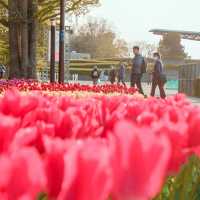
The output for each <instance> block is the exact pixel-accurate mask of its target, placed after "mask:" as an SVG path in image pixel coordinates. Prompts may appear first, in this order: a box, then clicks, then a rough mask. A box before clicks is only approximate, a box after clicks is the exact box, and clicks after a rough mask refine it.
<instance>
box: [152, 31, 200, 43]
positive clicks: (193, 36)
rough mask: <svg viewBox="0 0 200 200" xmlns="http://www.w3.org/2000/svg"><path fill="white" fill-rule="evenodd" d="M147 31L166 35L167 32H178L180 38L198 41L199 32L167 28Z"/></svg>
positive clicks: (199, 38) (199, 39)
mask: <svg viewBox="0 0 200 200" xmlns="http://www.w3.org/2000/svg"><path fill="white" fill-rule="evenodd" d="M149 32H151V33H153V34H155V35H166V34H168V33H179V34H180V35H181V38H182V39H186V40H195V41H200V32H192V31H180V30H167V29H152V30H150V31H149Z"/></svg>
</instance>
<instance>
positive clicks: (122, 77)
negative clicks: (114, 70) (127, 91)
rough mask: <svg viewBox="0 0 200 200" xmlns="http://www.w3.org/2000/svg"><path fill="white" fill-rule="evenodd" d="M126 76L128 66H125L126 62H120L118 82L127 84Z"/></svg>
mask: <svg viewBox="0 0 200 200" xmlns="http://www.w3.org/2000/svg"><path fill="white" fill-rule="evenodd" d="M125 76H126V67H125V64H124V63H123V62H120V66H119V72H118V84H120V83H121V82H122V84H123V85H124V86H126V83H125Z"/></svg>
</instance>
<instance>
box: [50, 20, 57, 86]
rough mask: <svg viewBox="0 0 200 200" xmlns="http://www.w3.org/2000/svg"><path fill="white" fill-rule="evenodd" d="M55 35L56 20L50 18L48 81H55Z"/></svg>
mask: <svg viewBox="0 0 200 200" xmlns="http://www.w3.org/2000/svg"><path fill="white" fill-rule="evenodd" d="M55 36H56V21H55V19H51V60H50V82H51V83H54V82H55V39H56V38H55Z"/></svg>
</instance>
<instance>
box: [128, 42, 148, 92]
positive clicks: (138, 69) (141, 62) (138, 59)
mask: <svg viewBox="0 0 200 200" xmlns="http://www.w3.org/2000/svg"><path fill="white" fill-rule="evenodd" d="M133 53H134V55H135V57H134V58H133V63H132V71H131V87H135V85H136V86H137V88H138V90H139V92H140V93H141V94H144V92H143V89H142V84H141V79H142V75H143V73H146V63H145V59H144V57H143V56H142V55H141V54H140V48H139V47H138V46H135V47H133Z"/></svg>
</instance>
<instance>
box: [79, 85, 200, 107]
mask: <svg viewBox="0 0 200 200" xmlns="http://www.w3.org/2000/svg"><path fill="white" fill-rule="evenodd" d="M79 83H81V84H92V82H91V81H79ZM142 86H143V89H144V93H145V94H147V95H149V94H150V91H151V86H149V85H148V84H146V83H143V84H142ZM177 93H178V91H177V90H169V89H166V94H167V96H171V95H175V94H177ZM156 96H159V90H158V88H157V90H156ZM188 98H189V99H190V100H191V102H192V103H193V104H195V105H199V106H200V98H195V97H188Z"/></svg>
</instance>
